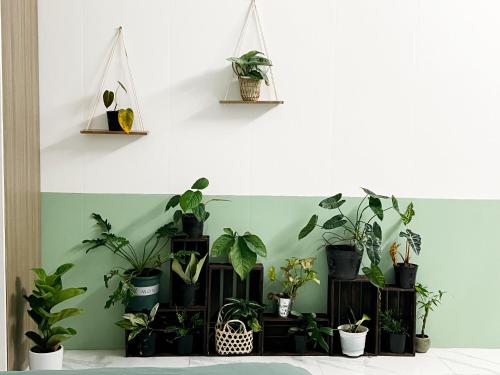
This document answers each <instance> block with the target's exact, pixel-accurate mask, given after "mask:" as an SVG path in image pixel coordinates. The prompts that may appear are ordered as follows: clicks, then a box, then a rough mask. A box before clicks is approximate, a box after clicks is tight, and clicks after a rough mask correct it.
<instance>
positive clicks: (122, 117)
mask: <svg viewBox="0 0 500 375" xmlns="http://www.w3.org/2000/svg"><path fill="white" fill-rule="evenodd" d="M120 89H122V90H123V91H125V93H127V89H126V88H125V85H124V84H123V83H121V82H120V81H117V86H116V90H115V91H110V90H106V91H104V93H103V94H102V101H103V102H104V106H105V107H106V110H107V111H106V115H107V118H108V129H109V130H110V131H124V132H125V133H130V131H131V130H132V125H133V123H134V111H133V110H132V109H131V108H121V109H117V108H118V92H119V91H120ZM113 103H114V104H115V106H114V108H113V110H111V111H110V110H108V109H109V107H111V106H112V105H113Z"/></svg>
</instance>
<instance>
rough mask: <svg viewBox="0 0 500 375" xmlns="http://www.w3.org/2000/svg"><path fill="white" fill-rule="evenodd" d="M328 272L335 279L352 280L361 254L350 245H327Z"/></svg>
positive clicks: (356, 272) (356, 273) (355, 274)
mask: <svg viewBox="0 0 500 375" xmlns="http://www.w3.org/2000/svg"><path fill="white" fill-rule="evenodd" d="M325 251H326V258H327V261H328V274H329V275H330V277H332V278H334V279H337V280H353V279H355V278H356V277H357V276H358V273H359V268H360V266H361V256H360V255H359V254H358V253H357V252H356V248H355V247H354V246H351V245H327V246H326V248H325Z"/></svg>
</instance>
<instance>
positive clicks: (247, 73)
mask: <svg viewBox="0 0 500 375" xmlns="http://www.w3.org/2000/svg"><path fill="white" fill-rule="evenodd" d="M227 60H228V61H230V62H231V65H232V68H233V71H234V74H236V76H237V77H238V81H239V83H240V95H241V99H243V100H244V101H249V102H256V101H258V100H259V98H260V86H261V83H262V81H264V82H265V83H266V85H267V86H269V79H268V77H267V69H268V68H269V67H270V66H272V65H273V64H272V63H271V60H269V59H268V58H267V57H266V56H264V54H263V53H262V52H259V51H249V52H247V53H245V54H244V55H241V56H240V57H229V58H228V59H227Z"/></svg>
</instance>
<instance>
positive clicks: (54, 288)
mask: <svg viewBox="0 0 500 375" xmlns="http://www.w3.org/2000/svg"><path fill="white" fill-rule="evenodd" d="M73 266H74V265H73V264H69V263H68V264H63V265H62V266H60V267H58V268H57V270H56V271H55V272H54V273H53V274H47V272H46V271H45V270H44V269H42V268H34V269H33V272H34V273H35V274H36V275H37V279H36V280H35V289H34V290H33V292H32V294H31V295H29V296H24V298H25V299H26V300H27V301H28V304H29V306H30V309H29V310H28V315H29V316H30V317H31V319H33V321H34V322H35V323H36V325H37V327H38V333H37V332H34V331H28V332H26V336H27V337H28V338H29V339H30V340H32V341H33V342H34V343H35V346H34V348H33V349H32V351H35V352H37V353H51V352H55V351H57V350H59V348H60V344H61V342H63V341H65V340H67V339H69V338H70V337H72V336H74V335H76V330H75V329H73V328H64V327H62V326H59V325H56V324H57V323H59V322H60V321H61V320H63V319H66V318H70V317H72V316H76V315H80V314H81V313H82V311H83V310H82V309H78V308H74V307H68V308H65V309H62V310H59V311H53V309H54V307H55V306H57V305H59V304H60V303H61V302H64V301H67V300H69V299H71V298H74V297H76V296H79V295H81V294H83V293H85V292H86V291H87V288H85V287H80V288H66V289H64V288H63V284H62V276H63V275H64V274H65V273H66V272H68V271H69V270H70V269H71V268H73Z"/></svg>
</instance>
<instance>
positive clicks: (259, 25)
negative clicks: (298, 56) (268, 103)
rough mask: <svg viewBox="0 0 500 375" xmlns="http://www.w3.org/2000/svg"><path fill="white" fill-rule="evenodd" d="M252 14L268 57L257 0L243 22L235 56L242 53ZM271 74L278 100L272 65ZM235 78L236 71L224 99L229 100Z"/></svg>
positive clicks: (253, 0)
mask: <svg viewBox="0 0 500 375" xmlns="http://www.w3.org/2000/svg"><path fill="white" fill-rule="evenodd" d="M252 14H253V16H254V17H255V24H256V26H257V33H258V34H259V42H260V44H261V45H262V49H263V50H264V53H265V55H266V57H268V58H269V52H268V49H267V43H266V39H265V38H264V32H263V30H262V23H261V21H260V15H259V11H258V9H257V2H256V0H251V2H250V7H249V8H248V12H247V15H246V18H245V23H244V24H243V27H242V29H241V32H240V36H239V38H238V42H237V43H236V47H235V48H234V53H233V56H239V55H240V52H241V45H242V43H243V40H244V39H245V35H246V32H247V29H248V23H249V21H250V17H251V16H252ZM269 75H270V77H271V84H272V86H273V93H274V98H275V99H276V100H278V91H277V89H276V83H275V81H274V74H273V68H272V67H271V66H270V67H269ZM233 78H234V73H233V74H232V75H231V78H230V80H229V84H228V86H227V90H226V95H225V96H224V100H227V97H228V96H229V92H230V91H231V82H232V81H233Z"/></svg>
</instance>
